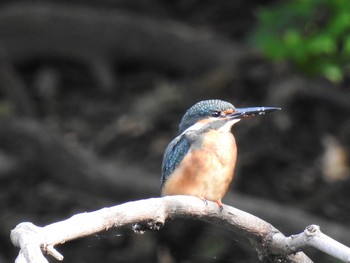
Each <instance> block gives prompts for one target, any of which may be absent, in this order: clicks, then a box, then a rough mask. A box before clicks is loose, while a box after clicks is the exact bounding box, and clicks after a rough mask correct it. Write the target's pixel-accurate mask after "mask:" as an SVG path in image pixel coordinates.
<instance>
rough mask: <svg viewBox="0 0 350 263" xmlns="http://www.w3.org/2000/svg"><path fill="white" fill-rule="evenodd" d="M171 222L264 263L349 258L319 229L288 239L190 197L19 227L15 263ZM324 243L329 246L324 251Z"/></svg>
mask: <svg viewBox="0 0 350 263" xmlns="http://www.w3.org/2000/svg"><path fill="white" fill-rule="evenodd" d="M173 218H193V219H199V220H202V221H206V222H209V223H212V224H215V225H218V226H220V227H224V228H227V229H228V230H231V231H233V232H235V233H237V234H240V235H243V236H246V237H247V238H248V239H249V240H250V241H251V243H252V244H253V246H254V247H255V249H256V251H257V252H258V255H259V258H260V259H261V260H262V261H264V262H312V261H311V260H310V259H309V258H308V257H307V256H306V255H305V254H304V253H302V252H299V251H300V250H301V249H302V248H304V247H305V246H313V247H315V248H318V249H320V250H322V251H324V252H326V253H328V254H330V255H333V256H335V257H337V258H340V259H343V260H344V259H346V260H347V259H348V258H349V257H350V252H349V248H347V247H345V246H344V245H341V244H340V243H338V242H336V241H334V240H332V239H330V238H329V237H327V236H325V235H324V234H322V233H321V232H320V231H319V229H318V230H317V231H314V232H313V231H311V230H313V229H315V227H313V228H312V227H308V228H307V230H308V232H306V231H304V232H303V233H302V234H299V235H296V236H291V237H285V236H284V235H283V234H282V233H281V232H280V231H278V230H277V229H276V228H274V227H273V226H272V225H271V224H269V223H267V222H265V221H263V220H261V219H260V218H258V217H255V216H253V215H251V214H248V213H246V212H243V211H241V210H238V209H236V208H233V207H231V206H227V205H224V209H223V211H220V209H219V208H218V207H217V205H216V204H215V203H212V202H208V205H206V204H205V203H204V202H202V201H201V200H199V199H198V198H195V197H191V196H167V197H163V198H151V199H145V200H139V201H134V202H128V203H124V204H121V205H117V206H114V207H110V208H103V209H100V210H98V211H94V212H89V213H81V214H77V215H74V216H72V217H71V218H69V219H67V220H64V221H61V222H57V223H53V224H50V225H47V226H44V227H37V226H35V225H33V224H32V223H21V224H19V225H18V226H17V227H16V228H15V229H14V230H12V231H11V240H12V242H13V244H14V245H15V246H17V247H19V248H20V253H19V256H18V258H17V262H27V263H30V262H43V263H44V262H47V260H46V259H45V257H44V256H43V254H42V253H41V251H40V249H42V250H43V251H44V252H46V253H47V254H50V255H51V256H53V257H55V258H56V259H58V260H62V259H63V256H62V255H61V254H60V253H59V252H57V251H56V250H55V249H54V246H56V245H59V244H62V243H65V242H67V241H70V240H73V239H77V238H81V237H84V236H88V235H92V234H95V233H98V232H101V231H106V230H108V229H110V228H112V227H121V226H125V225H130V226H132V229H133V230H134V231H135V232H137V233H143V232H144V231H146V230H159V229H160V228H161V227H162V226H163V225H164V224H165V222H166V220H168V219H173ZM316 229H317V228H316ZM310 233H311V234H310ZM314 233H316V234H314ZM305 240H306V241H305ZM321 240H323V241H321ZM324 241H326V242H327V243H326V244H325V245H322V242H324ZM331 241H332V242H333V241H334V242H336V243H338V245H337V246H335V245H334V244H332V245H330V247H331V248H329V247H328V244H329V243H328V242H331ZM334 242H333V243H334ZM323 244H324V243H323ZM339 244H340V246H339ZM327 247H328V248H327ZM339 251H342V252H341V253H342V254H339V253H340V252H339Z"/></svg>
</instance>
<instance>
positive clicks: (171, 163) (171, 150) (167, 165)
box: [160, 134, 190, 188]
mask: <svg viewBox="0 0 350 263" xmlns="http://www.w3.org/2000/svg"><path fill="white" fill-rule="evenodd" d="M189 149H190V141H189V140H188V138H187V137H186V136H185V134H182V135H180V136H178V137H176V138H175V139H174V140H173V141H171V142H170V143H169V145H168V146H167V148H166V149H165V152H164V157H163V164H162V178H161V185H160V186H161V188H162V187H163V185H164V183H165V181H166V180H167V179H168V178H169V176H170V175H171V173H172V172H173V171H174V170H175V169H176V167H177V166H178V165H179V164H180V162H181V161H182V159H183V158H184V156H185V155H186V154H187V153H188V151H189Z"/></svg>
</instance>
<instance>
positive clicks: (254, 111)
mask: <svg viewBox="0 0 350 263" xmlns="http://www.w3.org/2000/svg"><path fill="white" fill-rule="evenodd" d="M277 110H281V108H278V107H249V108H236V110H235V112H233V113H231V114H230V115H228V116H229V117H230V119H242V118H247V117H251V116H257V115H264V114H265V113H270V112H273V111H277Z"/></svg>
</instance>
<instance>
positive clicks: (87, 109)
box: [0, 0, 350, 263]
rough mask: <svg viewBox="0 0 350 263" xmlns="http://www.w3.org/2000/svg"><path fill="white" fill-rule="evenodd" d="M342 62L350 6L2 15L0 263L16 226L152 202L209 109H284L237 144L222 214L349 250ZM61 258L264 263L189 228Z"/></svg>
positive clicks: (126, 8) (66, 4)
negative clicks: (194, 113)
mask: <svg viewBox="0 0 350 263" xmlns="http://www.w3.org/2000/svg"><path fill="white" fill-rule="evenodd" d="M349 58H350V2H349V1H348V0H336V1H334V0H317V1H316V0H307V1H305V0H304V1H302V0H288V1H273V0H264V1H261V0H259V1H258V0H235V1H232V0H221V1H206V0H202V1H196V0H190V1H189V0H177V1H164V0H150V1H142V0H135V1H127V0H114V1H112V0H100V1H91V0H71V1H53V0H51V1H2V2H1V3H0V204H1V205H0V207H1V213H0V225H1V228H0V244H1V245H0V262H1V263H2V262H13V261H14V259H15V257H16V255H17V253H18V249H17V248H14V247H13V245H12V244H11V243H10V238H9V234H10V230H11V229H13V228H14V227H15V226H16V225H17V224H18V223H20V222H24V221H30V222H33V223H34V224H36V225H39V226H43V225H46V224H50V223H52V222H56V221H58V220H63V219H66V218H68V217H70V216H71V215H73V214H75V213H79V212H85V211H92V210H96V209H99V208H102V207H106V206H112V205H116V204H119V203H123V202H127V201H130V200H137V199H143V198H149V197H155V196H159V180H160V166H161V161H162V154H163V151H164V149H165V147H166V145H167V144H168V142H169V141H170V140H171V139H172V138H173V137H175V136H176V135H177V129H178V124H179V122H180V120H181V117H182V115H183V114H184V112H185V111H186V109H187V108H188V107H190V106H191V105H193V104H194V103H196V102H198V101H200V100H203V99H211V98H218V99H223V100H227V101H230V102H232V103H233V104H234V105H235V106H237V107H246V106H278V107H281V108H282V109H283V110H282V111H280V112H278V113H274V114H271V115H267V116H262V117H259V118H252V119H247V120H244V121H242V122H240V123H239V124H237V125H236V126H235V127H234V128H233V132H234V134H235V136H236V139H237V143H238V146H239V156H238V164H237V165H238V166H237V168H236V176H235V179H234V183H233V184H232V185H231V188H230V190H229V193H228V194H227V196H226V198H225V199H224V200H223V202H224V203H226V204H228V205H232V206H235V207H237V208H240V209H243V210H244V211H247V212H250V213H253V214H254V215H256V216H258V217H261V218H262V219H264V220H266V221H268V222H270V223H272V224H273V225H274V226H275V227H277V228H278V229H279V230H281V231H282V232H283V233H284V234H286V235H290V234H295V233H299V232H301V231H302V230H303V229H304V228H305V227H306V226H307V225H310V224H319V225H320V226H321V230H323V231H324V232H325V233H326V234H329V235H331V236H332V237H333V238H335V239H337V240H338V241H340V242H344V243H345V244H347V245H350V237H349V235H348V231H349V219H350V202H349V196H350V192H349V186H350V178H349V175H350V172H349V150H350V118H349V115H350V91H349V83H350V78H349V77H350V74H349V73H350V67H349V65H350V61H349ZM57 249H58V250H59V251H60V252H62V253H63V254H64V256H65V259H64V262H96V261H99V262H140V261H142V262H159V263H173V262H174V263H175V262H186V263H192V262H217V263H221V262H259V261H258V259H257V255H256V252H255V251H254V250H253V248H252V247H251V246H250V244H249V242H248V240H247V239H246V238H244V237H240V236H238V235H236V234H234V233H231V232H229V231H227V230H224V229H221V228H219V227H217V226H213V225H209V224H206V223H203V222H198V221H189V220H186V221H183V220H173V221H171V222H169V223H168V224H166V226H165V227H164V228H163V229H161V230H160V231H157V232H146V233H145V234H143V235H137V234H135V233H133V232H132V231H131V229H130V228H125V229H117V230H113V231H109V232H106V233H100V234H97V235H95V236H92V237H87V238H84V239H81V240H77V241H72V242H68V243H66V244H64V245H62V246H58V247H57ZM306 252H307V254H308V255H309V256H310V257H311V258H312V259H313V260H314V261H315V262H338V261H336V260H334V259H333V258H331V257H328V256H326V255H324V254H322V253H320V252H317V251H315V250H313V249H310V250H308V251H306ZM50 260H51V262H54V260H53V259H50Z"/></svg>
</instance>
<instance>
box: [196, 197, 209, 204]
mask: <svg viewBox="0 0 350 263" xmlns="http://www.w3.org/2000/svg"><path fill="white" fill-rule="evenodd" d="M197 197H198V198H199V199H200V200H202V201H203V203H204V204H205V206H208V200H207V199H205V198H204V197H203V196H197Z"/></svg>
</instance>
